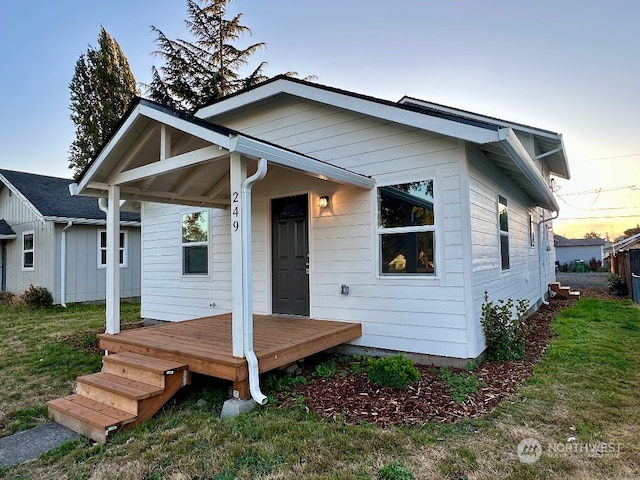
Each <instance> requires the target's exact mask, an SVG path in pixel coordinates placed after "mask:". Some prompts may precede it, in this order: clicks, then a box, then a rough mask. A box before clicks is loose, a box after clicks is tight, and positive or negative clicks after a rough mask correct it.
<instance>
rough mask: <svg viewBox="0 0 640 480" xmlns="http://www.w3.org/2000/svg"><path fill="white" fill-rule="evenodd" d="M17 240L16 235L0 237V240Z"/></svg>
mask: <svg viewBox="0 0 640 480" xmlns="http://www.w3.org/2000/svg"><path fill="white" fill-rule="evenodd" d="M16 238H18V235H16V234H15V233H14V234H13V235H0V240H15V239H16Z"/></svg>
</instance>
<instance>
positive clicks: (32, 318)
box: [0, 303, 140, 437]
mask: <svg viewBox="0 0 640 480" xmlns="http://www.w3.org/2000/svg"><path fill="white" fill-rule="evenodd" d="M139 311H140V305H139V304H136V303H123V304H122V323H123V324H127V323H133V322H137V321H140V315H139ZM104 323H105V307H104V306H103V305H102V306H101V305H79V304H76V305H70V306H69V308H66V309H65V308H62V307H53V308H47V309H39V310H28V309H26V308H25V309H23V308H15V307H10V306H6V305H2V306H0V359H1V360H0V391H1V392H2V395H0V437H4V436H7V435H11V434H12V433H15V432H17V431H20V430H24V429H27V428H31V427H34V426H36V425H40V424H42V423H45V422H46V421H47V408H46V405H45V404H46V402H47V400H51V399H52V398H56V397H60V396H64V395H68V394H69V393H71V390H72V388H73V384H74V382H75V379H76V377H78V376H79V375H83V374H86V373H92V372H95V371H98V370H99V369H100V363H101V357H100V355H99V354H98V353H97V349H96V334H97V333H100V332H104Z"/></svg>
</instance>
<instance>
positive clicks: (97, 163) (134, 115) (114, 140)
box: [69, 104, 142, 195]
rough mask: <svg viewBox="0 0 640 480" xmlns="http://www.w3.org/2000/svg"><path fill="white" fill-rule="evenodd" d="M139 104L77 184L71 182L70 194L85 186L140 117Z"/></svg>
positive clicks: (78, 191)
mask: <svg viewBox="0 0 640 480" xmlns="http://www.w3.org/2000/svg"><path fill="white" fill-rule="evenodd" d="M141 107H142V106H141V105H140V104H138V105H136V107H135V108H134V109H133V110H132V111H131V113H130V114H129V116H128V117H127V119H126V120H125V121H124V123H123V124H122V126H121V127H120V128H119V129H118V130H117V131H116V133H115V134H114V135H113V136H112V137H111V138H110V139H109V142H108V143H107V144H106V145H105V146H104V148H103V149H102V150H101V151H100V153H99V154H98V156H97V157H96V159H95V160H94V161H93V163H92V164H91V166H90V167H89V169H88V170H87V171H86V172H85V174H84V175H83V176H82V178H81V179H80V182H78V183H77V184H74V183H72V184H71V185H69V193H71V195H77V194H79V193H80V192H82V191H83V190H84V189H85V188H87V184H88V183H89V182H90V181H91V179H92V178H93V176H94V175H95V174H96V171H97V170H98V169H99V168H100V167H101V166H102V164H103V163H104V161H105V159H106V158H107V157H108V156H109V154H110V153H111V150H113V148H114V147H115V146H116V145H117V144H118V142H120V140H122V138H123V137H124V136H125V135H126V134H127V133H128V132H129V130H131V127H133V124H134V123H135V122H136V120H137V119H138V118H139V117H140V114H141Z"/></svg>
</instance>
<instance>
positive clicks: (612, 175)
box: [0, 0, 640, 238]
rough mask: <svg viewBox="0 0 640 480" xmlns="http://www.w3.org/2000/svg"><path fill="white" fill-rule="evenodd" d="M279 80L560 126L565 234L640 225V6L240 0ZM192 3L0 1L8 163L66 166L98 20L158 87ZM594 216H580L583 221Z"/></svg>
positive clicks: (64, 170)
mask: <svg viewBox="0 0 640 480" xmlns="http://www.w3.org/2000/svg"><path fill="white" fill-rule="evenodd" d="M228 11H229V13H230V14H235V13H237V12H243V14H244V23H245V25H247V26H248V27H250V28H251V29H252V31H253V36H252V37H250V38H245V39H243V40H242V41H241V43H240V44H241V45H242V44H243V42H244V44H248V43H249V42H259V41H263V42H266V43H267V44H268V47H267V49H266V50H264V51H262V52H260V53H258V54H257V55H255V56H254V58H253V59H254V60H255V62H256V63H255V64H256V65H257V63H258V62H259V61H263V60H264V61H267V62H268V66H267V68H266V73H267V74H268V75H269V76H273V75H277V74H279V73H283V72H286V71H297V72H298V73H299V75H300V76H301V77H305V76H307V75H315V76H316V77H317V81H318V82H319V83H321V84H324V85H329V86H333V87H337V88H341V89H345V90H351V91H354V92H358V93H363V94H367V95H372V96H375V97H378V98H383V99H387V100H393V101H397V100H399V99H400V98H401V97H402V96H404V95H409V96H412V97H416V98H421V99H424V100H428V101H433V102H436V103H440V104H444V105H448V106H452V107H457V108H461V109H464V110H470V111H473V112H477V113H481V114H485V115H488V116H493V117H499V118H502V119H505V120H511V121H514V122H518V123H524V124H527V125H531V126H534V127H539V128H542V129H547V130H552V131H555V132H559V133H562V134H563V137H564V143H565V147H566V151H567V155H568V158H569V163H570V169H571V173H572V179H571V180H570V181H566V180H563V179H559V180H558V181H557V186H558V190H557V192H556V195H557V197H558V200H559V203H560V207H561V211H560V218H559V219H558V220H556V222H555V223H554V225H555V231H556V232H557V233H560V234H563V235H565V236H569V237H582V236H583V235H584V233H585V232H587V231H591V230H593V231H596V232H598V233H600V234H602V235H605V234H608V235H609V236H610V237H612V238H613V237H616V236H618V235H619V234H621V233H622V231H623V230H624V229H626V228H629V227H635V226H636V224H638V223H639V222H640V168H639V167H638V164H639V163H638V162H640V134H639V133H640V132H639V129H640V95H639V94H638V89H639V86H640V53H639V52H638V45H640V28H638V26H637V21H638V18H640V2H637V0H615V1H608V2H605V1H594V0H583V1H577V0H571V1H569V0H536V1H535V2H513V1H512V0H511V1H506V0H505V1H498V0H484V1H476V0H448V1H446V2H442V1H440V2H434V1H427V0H411V1H410V0H396V1H394V2H388V1H381V0H348V1H345V0H324V1H314V2H312V1H303V0H270V1H265V0H262V1H256V0H237V1H235V2H233V3H232V4H231V5H230V7H229V10H228ZM185 16H186V6H185V3H184V2H183V1H181V0H109V1H103V2H98V1H91V0H58V1H56V2H52V1H50V0H47V1H44V0H32V1H31V2H24V1H22V0H20V1H19V0H2V4H1V5H0V62H1V63H0V65H1V68H2V74H1V75H0V90H1V91H2V92H3V99H2V107H1V109H2V110H1V111H2V115H0V146H1V147H2V150H1V152H2V153H0V168H5V169H12V170H22V171H28V172H33V173H40V174H45V175H55V176H70V171H69V169H68V167H67V165H68V149H69V145H70V144H71V142H72V141H73V139H74V126H73V123H72V122H71V120H70V119H69V89H68V85H69V82H70V80H71V78H72V76H73V72H74V67H75V63H76V61H77V59H78V57H79V56H80V55H81V54H82V53H83V52H85V51H86V49H87V47H88V46H89V45H96V44H97V37H98V33H99V29H100V25H103V26H104V27H105V28H106V29H107V31H108V32H109V33H110V34H111V35H112V36H113V37H114V38H115V39H116V40H117V41H118V43H119V44H120V46H121V47H122V49H123V51H124V53H125V55H126V56H127V58H128V59H129V63H130V64H131V68H132V70H133V73H134V75H135V76H136V78H137V80H138V81H139V82H148V81H149V80H150V72H151V66H152V65H154V64H155V65H158V66H159V65H160V61H159V59H158V58H156V57H154V56H153V55H152V52H153V50H154V48H155V45H154V39H155V37H154V35H153V34H152V32H151V28H150V27H151V25H154V26H156V27H157V28H159V29H160V30H162V31H163V32H164V33H165V34H166V35H167V36H168V37H169V38H178V37H182V38H185V39H187V40H190V38H189V36H188V34H187V32H186V30H185V27H184V19H185ZM579 219H582V220H579Z"/></svg>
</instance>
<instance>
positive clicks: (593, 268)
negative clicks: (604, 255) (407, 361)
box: [588, 257, 602, 272]
mask: <svg viewBox="0 0 640 480" xmlns="http://www.w3.org/2000/svg"><path fill="white" fill-rule="evenodd" d="M588 266H589V271H590V272H597V271H598V270H599V269H600V268H601V267H602V262H601V261H600V260H596V257H591V260H589V263H588Z"/></svg>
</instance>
